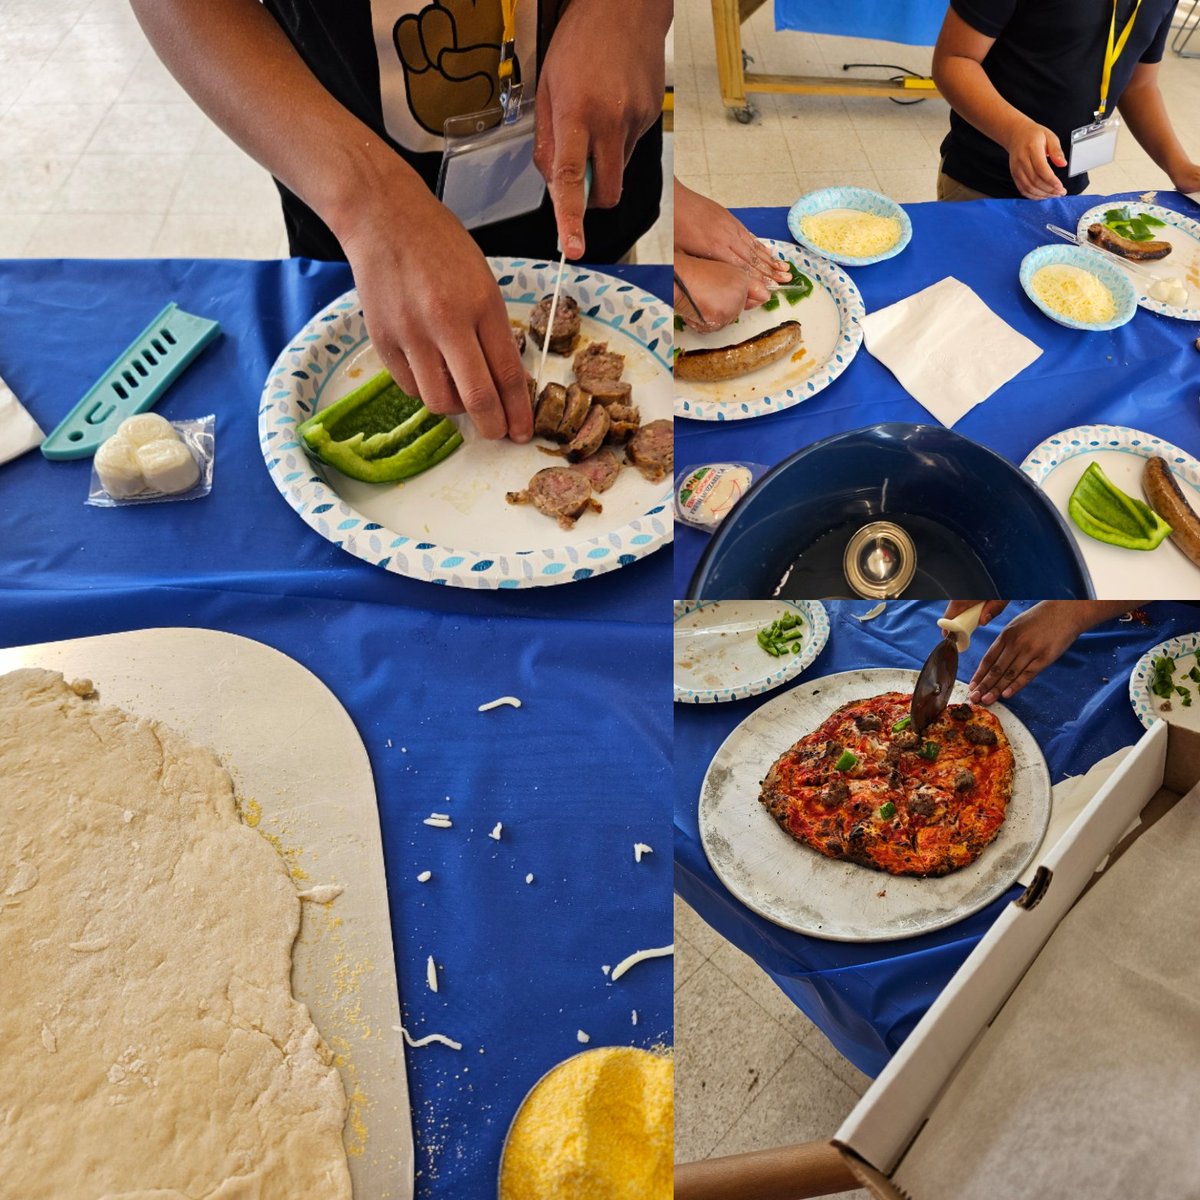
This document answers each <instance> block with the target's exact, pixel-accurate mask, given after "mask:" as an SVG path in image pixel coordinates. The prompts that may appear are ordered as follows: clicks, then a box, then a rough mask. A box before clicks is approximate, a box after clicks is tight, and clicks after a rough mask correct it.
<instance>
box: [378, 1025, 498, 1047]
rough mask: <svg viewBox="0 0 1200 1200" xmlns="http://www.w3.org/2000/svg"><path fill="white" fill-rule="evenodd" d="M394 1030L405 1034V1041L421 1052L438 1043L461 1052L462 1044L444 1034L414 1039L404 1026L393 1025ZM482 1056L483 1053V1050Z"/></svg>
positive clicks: (431, 1034)
mask: <svg viewBox="0 0 1200 1200" xmlns="http://www.w3.org/2000/svg"><path fill="white" fill-rule="evenodd" d="M392 1028H393V1029H394V1030H396V1032H397V1033H400V1034H403V1036H404V1040H405V1041H406V1042H407V1043H408V1044H409V1045H410V1046H411V1047H412V1048H413V1049H414V1050H420V1049H421V1047H422V1046H431V1045H432V1044H433V1043H434V1042H437V1043H438V1045H439V1046H449V1047H450V1049H451V1050H461V1049H462V1042H456V1041H455V1040H454V1039H453V1038H448V1037H447V1036H446V1035H445V1034H444V1033H429V1034H426V1035H425V1036H424V1037H423V1038H414V1037H413V1035H412V1034H411V1033H409V1032H408V1030H407V1029H405V1028H404V1026H403V1025H393V1026H392ZM479 1053H480V1054H482V1053H483V1051H482V1050H481V1051H480V1052H479Z"/></svg>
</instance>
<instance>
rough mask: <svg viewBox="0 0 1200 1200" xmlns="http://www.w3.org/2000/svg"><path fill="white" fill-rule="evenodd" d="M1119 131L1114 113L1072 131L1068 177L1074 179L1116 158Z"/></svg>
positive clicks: (1119, 119) (1118, 119) (1119, 127)
mask: <svg viewBox="0 0 1200 1200" xmlns="http://www.w3.org/2000/svg"><path fill="white" fill-rule="evenodd" d="M1120 130H1121V118H1120V117H1119V116H1118V115H1117V114H1116V113H1113V115H1112V116H1111V117H1103V118H1097V119H1096V120H1095V121H1093V122H1092V124H1090V125H1081V126H1080V127H1079V128H1078V129H1073V130H1072V131H1071V154H1070V156H1069V158H1068V160H1067V175H1068V177H1070V178H1074V176H1076V175H1082V174H1083V173H1084V172H1085V171H1093V170H1095V169H1096V168H1097V167H1103V166H1107V165H1108V164H1109V163H1110V162H1112V161H1113V159H1114V158H1116V156H1117V134H1118V133H1119V132H1120Z"/></svg>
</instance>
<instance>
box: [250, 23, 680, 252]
mask: <svg viewBox="0 0 1200 1200" xmlns="http://www.w3.org/2000/svg"><path fill="white" fill-rule="evenodd" d="M376 2H377V3H378V2H379V0H376ZM493 3H494V5H495V9H496V11H497V13H499V10H500V3H499V0H493ZM524 3H525V4H526V5H529V6H530V7H532V6H533V5H534V3H535V0H524ZM263 6H264V8H266V10H267V11H268V12H270V13H271V15H272V16H274V18H275V19H276V20H277V21H278V22H279V24H280V26H281V27H282V28H283V30H284V32H285V33H286V34H287V36H288V38H289V39H290V40H291V43H292V45H293V46H295V47H296V50H297V51H298V52H299V54H300V56H301V57H302V58H303V59H304V61H305V63H306V64H307V65H308V67H309V69H310V70H311V71H312V72H313V74H314V75H316V77H317V78H318V79H319V80H320V81H321V83H322V84H323V85H324V86H325V87H326V89H327V90H328V91H329V92H330V93H331V94H332V95H333V96H334V97H335V99H337V100H338V101H340V102H341V103H342V104H343V105H344V106H345V107H346V108H347V109H349V110H350V112H352V113H353V114H354V115H355V116H356V117H358V119H359V120H360V121H362V122H363V123H364V124H366V125H368V126H369V127H370V128H371V129H373V130H374V131H375V132H376V133H377V134H379V136H380V137H382V138H383V139H384V140H385V141H386V142H388V144H389V145H391V146H392V147H393V148H394V149H395V150H396V152H397V153H398V154H401V155H402V156H403V157H404V159H405V161H406V162H408V163H409V165H411V166H412V167H413V169H414V170H416V171H417V172H418V173H419V174H420V175H421V177H422V178H423V179H424V180H425V182H426V183H427V184H428V185H429V188H430V190H433V189H434V188H435V187H436V185H437V176H438V169H439V167H440V165H441V159H442V155H441V152H440V150H432V151H428V152H416V151H412V150H408V149H405V148H404V147H402V146H401V145H399V143H398V142H397V141H396V140H395V139H394V138H393V137H391V136H389V134H388V132H387V129H386V127H385V117H384V110H383V101H382V99H381V96H380V60H379V57H378V54H379V53H388V52H390V49H391V48H390V47H388V49H387V50H385V51H377V49H376V36H375V30H374V26H373V22H372V13H371V0H342V2H341V3H338V4H336V5H335V4H330V3H328V2H327V0H326V2H324V3H322V2H321V0H263ZM430 7H432V0H431V3H430ZM538 7H539V9H541V10H542V11H541V12H540V13H539V19H538V22H537V26H538V28H537V42H538V46H537V57H538V60H539V61H540V60H541V59H542V57H543V56H544V53H545V48H546V45H547V43H548V40H549V32H550V30H551V29H552V27H553V26H552V21H551V19H550V17H551V15H552V11H553V10H554V9H555V7H556V6H555V5H554V3H553V0H542V2H541V4H540V5H539V6H538ZM497 19H498V18H497ZM388 65H389V67H391V68H395V67H396V64H388ZM531 102H532V96H531V95H530V94H529V90H528V89H527V92H526V103H531ZM468 111H471V110H470V109H468ZM276 186H277V187H278V188H279V192H280V195H281V196H282V198H283V212H284V219H285V222H286V224H287V231H288V240H289V243H290V247H291V251H292V253H293V254H295V255H302V256H305V257H308V258H319V259H326V260H338V259H344V258H345V254H344V253H343V252H342V248H341V246H340V245H339V244H338V241H337V239H336V238H335V237H334V236H333V233H332V232H331V231H330V229H329V228H328V226H327V225H326V224H325V223H324V222H323V221H322V220H321V219H320V217H318V216H317V214H316V213H315V212H313V210H312V209H310V208H309V207H308V206H307V205H306V204H304V203H303V201H301V200H300V199H299V198H298V197H297V196H296V195H294V194H293V193H292V192H290V191H289V190H288V189H287V188H285V187H284V186H283V185H282V184H280V183H279V182H278V181H276ZM661 195H662V125H661V122H659V123H656V124H655V125H654V126H653V127H652V128H651V129H650V130H649V131H648V132H647V133H646V134H645V135H644V136H643V137H642V139H641V140H640V141H639V142H638V144H637V146H636V148H635V149H634V152H633V155H632V156H631V158H630V160H629V165H628V166H627V167H626V169H625V184H624V189H623V191H622V195H621V202H620V204H618V205H617V207H616V208H612V209H589V210H588V212H587V214H586V216H585V218H584V237H585V239H586V242H587V250H586V256H587V259H588V261H589V262H615V261H616V260H617V259H619V258H622V257H624V255H626V254H627V253H628V252H629V250H630V249H631V248H632V247H633V244H634V243H635V242H636V241H637V239H638V238H639V237H641V236H642V234H644V233H645V232H646V231H647V230H648V229H649V228H650V226H651V225H653V224H654V222H655V220H656V219H657V218H658V211H659V201H660V198H661ZM472 236H473V237H474V238H475V240H476V241H477V242H478V243H479V245H480V246H481V247H482V249H483V251H484V253H485V254H507V255H513V254H521V255H529V256H531V257H539V258H555V259H557V257H558V250H557V248H556V246H557V236H558V235H557V230H556V227H555V222H554V210H553V207H552V206H551V204H550V198H549V195H547V196H546V198H545V200H544V201H543V203H542V206H541V208H539V209H538V210H537V211H535V212H532V213H528V214H526V215H525V216H522V217H516V218H514V219H512V220H509V221H501V222H497V223H496V224H494V225H489V226H486V227H483V228H480V229H476V230H473V231H472Z"/></svg>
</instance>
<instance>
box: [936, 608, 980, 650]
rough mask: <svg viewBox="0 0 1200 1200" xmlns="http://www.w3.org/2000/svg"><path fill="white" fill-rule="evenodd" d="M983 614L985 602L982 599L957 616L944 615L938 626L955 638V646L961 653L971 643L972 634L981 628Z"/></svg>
mask: <svg viewBox="0 0 1200 1200" xmlns="http://www.w3.org/2000/svg"><path fill="white" fill-rule="evenodd" d="M982 615H983V602H982V601H980V602H979V603H978V604H976V605H975V607H974V608H968V609H967V611H966V612H961V613H959V614H958V616H957V617H951V618H949V619H947V618H946V617H942V618H941V620H940V621H938V628H939V629H940V630H942V631H943V632H944V633H947V634H949V635H950V636H951V637H952V638H953V639H954V648H955V649H956V650H957V651H958V652H959V654H961V653H962V652H963V651H964V650H965V649H966V648H967V647H968V646H969V645H970V644H971V634H973V633H974V632H975V630H976V629H978V628H979V618H980V617H981V616H982Z"/></svg>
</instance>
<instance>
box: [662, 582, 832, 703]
mask: <svg viewBox="0 0 1200 1200" xmlns="http://www.w3.org/2000/svg"><path fill="white" fill-rule="evenodd" d="M789 611H791V612H794V613H797V614H798V615H799V616H800V617H801V618H802V619H803V621H804V624H803V626H802V628H803V630H804V633H803V636H802V637H799V638H797V639H796V641H797V643H798V644H799V647H800V649H799V651H798V652H797V653H795V654H789V655H788V656H787V657H786V658H773V657H772V656H771V655H769V654H768V653H767V652H766V651H765V650H763V648H762V647H761V646H760V645H759V644H758V631H759V630H760V629H762V628H763V627H764V626H766V625H769V624H770V623H771V622H772V621H774V620H775V619H776V618H777V617H780V616H783V614H784V613H786V612H789ZM828 640H829V617H828V615H827V614H826V612H825V606H824V605H823V604H822V603H821V602H820V601H819V600H676V601H675V700H676V702H678V703H683V704H717V703H721V702H723V701H726V700H742V699H744V698H745V697H746V696H757V695H759V694H761V693H762V692H769V691H770V690H771V689H772V688H775V687H778V686H779V685H780V684H781V683H785V682H786V681H787V680H789V679H795V678H796V676H797V675H799V674H800V672H801V671H803V670H804V669H805V667H807V666H809V665H810V664H811V663H812V662H813V661H814V660H815V659H816V657H817V655H818V654H820V653H821V651H822V650H823V649H824V648H825V643H826V642H827V641H828Z"/></svg>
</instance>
